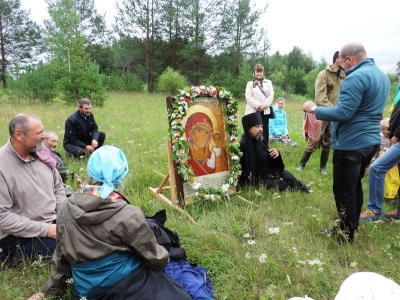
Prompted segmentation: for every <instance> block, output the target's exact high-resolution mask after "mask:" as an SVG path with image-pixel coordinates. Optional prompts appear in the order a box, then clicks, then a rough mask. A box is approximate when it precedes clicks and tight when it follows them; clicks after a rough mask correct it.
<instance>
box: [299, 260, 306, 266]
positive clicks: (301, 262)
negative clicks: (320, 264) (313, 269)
mask: <svg viewBox="0 0 400 300" xmlns="http://www.w3.org/2000/svg"><path fill="white" fill-rule="evenodd" d="M298 263H299V264H302V265H305V264H306V262H305V261H304V260H299V261H298Z"/></svg>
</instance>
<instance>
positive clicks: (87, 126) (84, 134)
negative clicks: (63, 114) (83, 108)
mask: <svg viewBox="0 0 400 300" xmlns="http://www.w3.org/2000/svg"><path fill="white" fill-rule="evenodd" d="M92 140H96V141H98V140H99V129H98V127H97V124H96V121H95V120H94V116H93V114H92V113H91V114H90V115H89V116H87V117H84V116H82V114H81V113H80V112H79V110H77V111H76V112H75V113H73V114H72V115H71V116H70V117H69V118H68V119H67V121H65V133H64V145H66V144H72V145H76V146H79V147H82V148H85V147H86V146H87V145H90V144H91V143H92Z"/></svg>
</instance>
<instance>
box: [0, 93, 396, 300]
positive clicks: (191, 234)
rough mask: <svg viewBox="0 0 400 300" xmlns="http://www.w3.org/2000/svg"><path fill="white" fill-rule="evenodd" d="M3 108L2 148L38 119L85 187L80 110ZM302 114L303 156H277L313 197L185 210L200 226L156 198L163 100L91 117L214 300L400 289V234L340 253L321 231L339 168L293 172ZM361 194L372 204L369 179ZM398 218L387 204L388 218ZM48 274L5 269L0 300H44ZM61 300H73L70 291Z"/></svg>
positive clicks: (113, 98) (122, 101) (144, 99)
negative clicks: (75, 140)
mask: <svg viewBox="0 0 400 300" xmlns="http://www.w3.org/2000/svg"><path fill="white" fill-rule="evenodd" d="M0 105H1V111H2V115H1V117H0V141H2V143H5V142H6V141H7V139H8V123H9V121H10V119H11V118H12V116H13V115H15V114H17V113H19V112H28V113H33V114H36V115H38V116H40V117H41V118H42V120H43V123H44V125H45V128H46V129H49V130H53V131H55V132H57V133H58V134H59V139H60V145H59V147H58V148H59V151H60V152H61V153H62V154H63V156H64V157H65V159H66V162H67V165H68V167H69V169H70V170H71V171H73V172H75V173H78V174H79V175H80V176H81V177H82V178H83V179H86V178H87V173H86V163H87V159H83V160H74V159H69V158H67V157H66V156H65V152H64V150H63V148H62V142H61V141H62V138H63V130H64V122H65V120H66V118H67V117H68V116H69V115H70V114H71V113H73V112H74V111H75V109H76V108H75V107H65V106H64V105H63V104H61V103H53V104H46V105H37V104H34V105H21V106H15V105H13V104H10V103H1V104H0ZM301 105H302V102H300V101H291V99H287V102H286V107H285V110H286V112H287V114H288V119H289V135H290V136H291V138H292V139H293V140H295V141H297V142H298V143H299V147H295V148H293V147H290V146H287V147H285V146H284V145H282V144H271V146H276V147H277V148H278V149H279V150H280V151H281V154H282V156H283V159H284V162H285V166H286V169H287V170H289V171H290V172H292V173H294V174H295V176H297V178H298V179H300V180H301V181H303V182H304V183H305V184H307V185H309V186H310V187H312V189H313V192H312V193H310V194H305V193H300V192H286V193H278V192H275V191H266V190H264V189H254V188H253V189H244V190H241V191H240V195H241V196H242V197H244V198H246V199H247V200H249V201H251V202H252V204H248V203H246V202H244V201H242V200H240V199H239V198H238V197H235V196H233V197H231V200H230V201H225V202H213V203H211V202H201V203H200V202H198V203H195V204H194V205H191V206H189V207H187V208H186V211H187V212H188V213H190V214H191V215H192V216H193V217H194V218H195V220H196V224H192V223H191V222H190V220H189V219H188V218H187V216H185V215H184V214H182V213H180V212H179V211H177V210H175V209H173V208H171V207H169V206H168V205H166V204H165V203H164V202H162V201H160V200H158V199H156V198H155V197H154V196H153V195H152V194H151V193H150V192H149V190H148V187H158V186H159V185H160V183H161V181H162V179H163V176H162V175H160V174H167V157H166V146H165V141H166V140H167V139H168V135H167V128H168V122H167V113H166V112H167V111H166V102H165V96H164V95H148V94H144V93H139V94H128V93H124V94H123V93H111V94H109V100H108V101H107V102H106V103H105V105H104V107H102V108H97V107H94V108H93V113H94V115H95V118H96V121H97V123H98V125H99V128H100V130H102V131H105V132H106V143H107V144H111V145H115V146H117V147H120V148H121V149H123V151H124V153H125V155H126V156H127V159H128V162H129V167H130V171H129V175H128V176H127V178H126V179H125V181H124V183H125V186H124V194H125V195H126V197H127V198H128V199H129V200H130V202H131V203H132V204H133V205H137V206H139V207H140V208H141V209H142V210H143V211H144V212H145V214H147V215H152V214H154V213H155V212H157V211H158V210H160V209H163V208H165V209H166V210H167V216H168V221H167V223H166V226H167V227H169V228H171V229H174V230H177V231H178V232H179V234H180V237H181V242H182V244H183V247H184V248H185V249H186V251H187V254H188V261H189V262H191V263H197V264H199V265H202V266H204V267H205V268H206V269H207V270H208V272H209V273H210V276H211V279H212V284H213V287H214V291H215V299H218V300H222V299H230V300H231V299H235V300H236V299H237V300H241V299H243V300H244V299H246V300H249V299H250V300H251V299H264V300H265V299H288V298H290V297H293V296H304V295H308V296H310V297H312V298H314V299H316V300H323V299H334V296H335V294H336V293H337V291H338V290H339V286H340V284H341V282H342V281H343V280H344V279H345V278H346V277H347V276H348V275H350V274H351V273H353V272H358V271H373V272H377V273H380V274H382V275H384V276H387V277H390V278H392V279H393V280H395V281H396V282H399V283H400V274H399V272H398V268H397V263H396V262H397V261H398V259H399V250H400V234H399V226H400V225H399V224H396V223H389V222H384V223H382V224H361V227H360V230H359V232H358V233H357V235H356V239H355V243H354V244H353V245H339V244H338V243H337V242H336V240H335V239H334V238H332V237H327V236H325V235H324V234H322V233H320V228H321V226H332V225H333V217H334V215H335V213H336V212H335V204H334V198H333V194H332V165H331V162H330V163H329V164H328V167H327V170H328V172H329V175H328V176H322V175H320V173H319V154H320V152H319V151H317V152H316V153H314V154H313V155H312V157H311V159H310V161H309V163H308V164H307V166H306V168H305V169H304V170H303V171H302V172H300V173H296V172H295V171H294V168H295V167H296V166H297V165H298V163H299V161H300V157H301V154H302V152H303V150H304V148H305V145H306V143H305V142H304V141H303V137H302V119H303V112H302V110H301ZM243 112H244V102H241V103H240V109H239V113H240V115H242V114H243ZM386 115H387V114H386ZM154 170H156V171H157V172H154ZM71 184H73V185H74V183H71ZM363 184H364V191H365V193H364V196H365V202H366V201H367V199H368V180H367V178H366V179H364V182H363ZM74 186H75V188H77V187H76V185H74ZM166 194H167V195H168V193H166ZM392 208H393V207H392V206H390V205H389V204H387V203H385V206H384V210H389V209H392ZM48 274H49V265H48V264H41V263H40V262H26V263H25V264H24V265H23V266H21V267H20V268H16V269H5V268H4V267H1V268H0V281H1V282H2V283H3V284H2V285H0V299H26V298H27V297H29V296H30V295H31V294H33V293H34V292H36V291H38V290H40V288H41V286H42V285H43V284H44V282H45V280H46V278H47V276H48ZM63 297H64V299H73V298H72V296H71V292H70V291H69V293H67V295H65V296H63Z"/></svg>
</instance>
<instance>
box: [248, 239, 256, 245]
mask: <svg viewBox="0 0 400 300" xmlns="http://www.w3.org/2000/svg"><path fill="white" fill-rule="evenodd" d="M255 243H256V241H255V240H248V241H247V244H249V245H254V244H255Z"/></svg>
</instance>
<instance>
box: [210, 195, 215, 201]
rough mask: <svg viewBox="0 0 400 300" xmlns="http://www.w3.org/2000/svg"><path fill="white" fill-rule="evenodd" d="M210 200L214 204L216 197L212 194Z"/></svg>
mask: <svg viewBox="0 0 400 300" xmlns="http://www.w3.org/2000/svg"><path fill="white" fill-rule="evenodd" d="M210 199H211V201H212V202H214V201H215V196H214V195H213V194H211V195H210Z"/></svg>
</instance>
